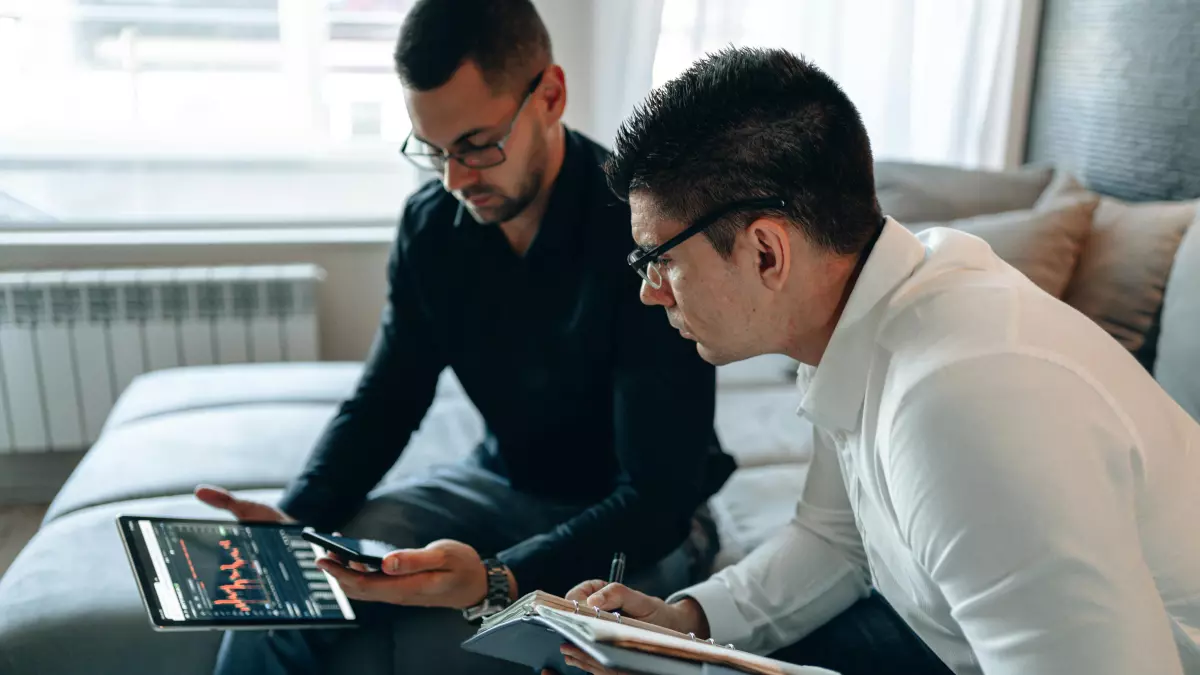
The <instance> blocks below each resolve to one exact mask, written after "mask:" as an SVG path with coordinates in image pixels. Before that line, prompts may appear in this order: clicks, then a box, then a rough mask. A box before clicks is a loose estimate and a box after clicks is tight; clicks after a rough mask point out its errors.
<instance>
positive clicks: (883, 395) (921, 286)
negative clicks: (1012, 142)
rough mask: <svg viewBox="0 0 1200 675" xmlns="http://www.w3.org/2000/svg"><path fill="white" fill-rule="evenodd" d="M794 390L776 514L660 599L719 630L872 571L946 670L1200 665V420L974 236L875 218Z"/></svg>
mask: <svg viewBox="0 0 1200 675" xmlns="http://www.w3.org/2000/svg"><path fill="white" fill-rule="evenodd" d="M1196 376H1197V377H1200V373H1197V374H1196ZM798 386H799V389H800V392H801V395H802V398H801V403H800V410H799V413H800V414H802V415H804V416H806V417H807V418H808V419H809V420H811V421H812V423H813V428H814V439H813V447H814V456H813V464H812V467H811V469H810V470H809V476H808V480H807V483H806V485H805V487H804V490H803V495H802V496H801V499H800V502H799V505H798V507H797V509H796V516H795V518H794V520H793V521H792V522H791V523H790V525H788V526H787V527H786V528H784V529H783V530H782V531H781V532H779V533H778V534H777V535H776V536H775V537H774V538H772V539H771V540H769V541H768V542H767V543H765V544H764V545H762V546H761V547H759V548H758V549H756V550H755V551H754V552H752V553H751V554H750V555H749V556H748V557H747V558H745V559H744V560H742V561H741V562H740V563H738V564H737V565H734V566H732V567H729V568H726V569H725V570H723V571H721V572H720V573H718V574H716V575H715V576H713V577H712V578H711V579H709V580H708V581H705V582H703V583H701V584H699V585H696V586H693V587H692V588H689V589H687V590H685V591H682V592H681V593H677V594H676V595H675V596H673V597H672V598H671V599H672V600H677V599H679V598H680V597H683V596H690V597H692V598H694V599H695V600H696V601H697V602H699V603H700V605H701V606H702V607H703V608H704V611H705V614H706V615H707V617H708V622H709V625H710V627H711V630H712V634H713V637H714V638H716V640H717V641H718V642H722V643H725V642H732V643H734V644H735V645H737V646H738V647H741V648H743V649H748V650H751V651H755V652H759V653H768V652H771V651H773V650H775V649H778V648H780V647H784V646H786V645H788V644H791V643H793V642H795V641H797V640H799V639H800V638H802V637H804V636H805V635H806V634H807V633H809V632H810V631H812V630H813V629H815V628H817V627H818V626H820V625H821V624H823V623H824V622H826V621H828V620H829V619H831V618H832V617H834V616H836V615H837V614H839V613H840V612H842V611H843V610H845V609H847V608H848V607H849V606H850V605H851V604H853V603H854V602H855V601H857V600H858V599H860V598H863V597H865V596H866V595H867V593H868V591H869V589H870V587H871V586H872V585H873V586H874V587H875V588H876V589H877V590H878V591H879V592H880V593H881V594H882V595H883V596H884V597H885V598H886V599H887V600H888V602H889V603H890V604H891V605H892V607H894V608H895V609H896V611H897V612H898V613H899V614H900V616H901V617H903V618H904V620H905V621H906V622H907V623H908V625H909V626H910V627H911V628H912V629H913V630H914V631H915V632H916V633H917V635H919V636H920V637H921V638H922V639H923V640H924V641H925V643H926V644H927V645H928V646H929V647H930V648H931V649H932V650H933V651H934V652H935V653H936V654H937V655H938V656H939V657H940V658H941V659H942V660H943V661H944V662H945V663H946V664H947V665H948V666H949V667H950V668H951V669H952V670H954V672H955V673H957V674H958V675H967V674H969V673H987V675H1051V674H1053V675H1061V674H1064V673H1087V674H1088V675H1118V674H1119V675H1134V674H1137V675H1143V674H1145V675H1149V674H1154V675H1180V674H1183V673H1186V674H1188V675H1200V425H1198V424H1197V423H1196V422H1195V421H1194V420H1192V419H1191V418H1190V417H1189V416H1188V415H1187V414H1186V413H1185V412H1184V411H1183V410H1182V409H1181V408H1180V407H1179V406H1178V405H1176V404H1175V403H1174V402H1173V401H1172V400H1171V399H1170V398H1169V397H1168V396H1167V394H1166V393H1164V392H1163V390H1162V389H1161V388H1160V387H1159V386H1158V385H1157V383H1156V382H1155V381H1154V380H1153V379H1152V378H1151V376H1150V375H1149V374H1148V373H1147V372H1146V371H1145V369H1143V368H1142V366H1140V365H1139V364H1138V363H1137V362H1136V361H1135V360H1134V359H1133V357H1132V356H1131V355H1130V354H1129V353H1128V352H1127V351H1126V350H1125V349H1123V348H1122V347H1121V346H1120V345H1119V344H1118V343H1117V342H1116V341H1115V340H1113V339H1112V338H1110V337H1109V336H1108V335H1107V334H1106V333H1104V331H1103V330H1102V329H1101V328H1099V327H1098V326H1097V325H1096V324H1094V323H1093V322H1092V321H1090V320H1088V319H1087V318H1086V317H1084V316H1083V315H1081V314H1079V313H1078V312H1076V311H1075V310H1074V309H1072V308H1070V307H1069V306H1067V305H1065V304H1063V303H1061V302H1059V301H1058V300H1056V299H1054V298H1053V297H1051V296H1049V295H1047V294H1046V293H1043V292H1042V291H1041V290H1039V289H1038V288H1037V287H1036V286H1035V285H1034V284H1033V283H1032V282H1030V281H1029V280H1028V279H1026V278H1025V277H1024V276H1022V275H1021V274H1020V273H1019V272H1017V271H1016V270H1015V269H1013V268H1012V267H1010V266H1009V265H1007V264H1006V263H1004V262H1003V261H1002V260H1000V259H999V258H998V257H997V256H996V255H995V254H994V253H993V252H992V251H991V249H990V248H989V247H988V246H987V244H986V243H984V242H983V241H982V240H980V239H978V238H975V237H973V236H971V235H968V234H964V233H961V232H957V231H953V230H948V229H943V228H935V229H931V230H926V231H925V232H922V233H921V235H920V236H914V235H912V234H911V233H909V232H908V231H907V230H906V229H904V228H903V227H902V226H900V225H899V224H897V223H896V222H894V221H892V220H891V219H889V220H888V222H887V224H886V225H885V227H884V230H883V233H882V234H881V235H880V238H879V240H878V243H877V244H876V246H875V248H874V250H873V251H872V253H871V255H870V256H869V257H868V259H867V262H866V264H865V265H864V267H863V271H862V274H861V276H860V278H859V280H858V282H857V284H856V286H855V288H854V291H853V293H852V294H851V296H850V299H849V301H848V302H847V305H846V308H845V312H844V313H843V315H842V317H841V319H840V321H839V322H838V325H837V328H836V330H835V331H834V334H833V338H832V340H831V342H830V344H829V347H828V349H827V351H826V352H825V355H824V357H823V358H822V360H821V363H820V365H819V367H816V368H813V367H809V366H802V367H801V368H800V372H799V377H798Z"/></svg>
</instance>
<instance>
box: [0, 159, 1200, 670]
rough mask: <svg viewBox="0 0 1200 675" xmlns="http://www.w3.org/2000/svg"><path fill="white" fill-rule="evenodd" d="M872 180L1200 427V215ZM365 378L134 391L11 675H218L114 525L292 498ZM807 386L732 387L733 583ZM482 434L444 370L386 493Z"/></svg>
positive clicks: (720, 517) (29, 569)
mask: <svg viewBox="0 0 1200 675" xmlns="http://www.w3.org/2000/svg"><path fill="white" fill-rule="evenodd" d="M876 181H877V185H878V188H879V198H880V203H881V205H882V206H883V208H884V210H885V212H886V213H888V214H890V215H892V216H893V217H895V218H896V219H897V220H899V221H900V222H902V223H904V224H906V225H908V226H909V227H911V228H912V229H913V230H914V231H920V230H923V229H926V228H928V227H934V226H942V227H955V228H959V229H963V230H965V231H968V232H972V233H974V234H976V235H977V236H980V237H981V238H983V239H985V240H987V241H988V242H989V243H990V244H991V245H992V247H993V248H994V249H995V250H996V251H997V252H998V253H999V254H1000V255H1001V256H1002V257H1004V258H1005V259H1006V260H1008V261H1009V262H1010V263H1011V264H1013V265H1014V266H1015V267H1017V268H1018V269H1021V270H1022V271H1023V272H1025V273H1026V274H1027V275H1028V276H1029V277H1030V278H1031V279H1034V280H1035V281H1036V282H1037V283H1038V284H1039V285H1040V286H1041V287H1042V288H1043V289H1045V290H1046V291H1047V292H1049V293H1052V294H1054V295H1056V296H1057V297H1060V298H1062V299H1063V300H1064V301H1066V302H1067V303H1068V304H1070V305H1071V306H1073V307H1075V308H1076V309H1077V310H1079V311H1081V312H1083V313H1084V314H1086V315H1088V316H1089V317H1091V318H1092V319H1094V320H1095V321H1097V322H1098V323H1099V324H1100V325H1102V326H1104V327H1105V328H1106V329H1108V330H1109V332H1110V333H1111V334H1112V335H1113V336H1114V337H1115V338H1116V339H1117V340H1119V341H1120V342H1121V343H1122V344H1123V345H1125V346H1126V347H1127V348H1128V349H1129V350H1130V352H1131V353H1133V354H1134V355H1135V356H1136V357H1137V358H1138V359H1139V360H1141V361H1142V363H1143V364H1144V365H1145V366H1146V367H1147V368H1148V369H1149V370H1151V371H1152V372H1154V373H1155V374H1156V376H1157V377H1158V379H1159V381H1160V382H1161V383H1162V384H1163V386H1164V388H1166V389H1167V390H1168V392H1169V393H1171V395H1172V396H1173V397H1174V399H1175V400H1176V401H1177V402H1178V403H1179V404H1180V405H1181V406H1183V407H1184V408H1185V409H1187V410H1188V411H1189V412H1190V413H1191V414H1192V415H1193V416H1194V417H1196V418H1197V419H1200V226H1197V225H1194V224H1193V223H1194V222H1195V221H1196V219H1197V208H1196V207H1197V204H1196V202H1176V203H1155V204H1127V203H1123V202H1120V201H1118V200H1115V199H1111V198H1107V197H1101V196H1099V195H1096V194H1093V193H1091V192H1090V191H1088V190H1087V189H1086V188H1085V187H1084V186H1083V185H1081V184H1080V182H1079V181H1077V180H1075V179H1074V178H1073V177H1072V176H1071V174H1070V173H1069V172H1068V171H1064V170H1055V169H1054V168H1052V167H1046V166H1031V167H1023V168H1021V169H1018V170H1013V171H1006V172H986V171H965V170H961V169H956V168H950V167H939V166H926V165H915V164H902V163H887V162H881V163H879V164H878V165H877V169H876ZM359 370H360V365H359V364H355V363H312V364H252V365H230V366H213V367H204V368H185V369H175V370H167V371H159V372H154V373H150V374H147V375H144V376H142V377H140V378H138V379H137V380H136V381H135V382H134V383H133V384H132V385H131V386H130V387H129V388H128V389H127V390H126V391H125V392H124V394H123V395H122V396H121V397H120V400H119V401H118V403H117V405H116V406H115V408H114V410H113V411H112V413H111V415H110V417H109V419H108V421H107V423H106V426H105V429H104V432H103V434H102V436H101V437H100V439H99V441H98V442H97V443H96V444H95V446H94V447H92V448H91V450H90V451H89V452H88V453H87V454H86V456H85V457H84V458H83V460H82V462H81V463H80V464H79V466H78V467H77V469H76V470H75V472H74V473H73V474H72V475H71V477H70V479H69V480H68V481H67V482H66V484H65V485H64V486H63V488H62V490H61V491H60V492H59V494H58V495H57V497H56V498H55V499H54V502H53V503H52V504H51V506H50V509H49V511H48V512H47V514H46V516H45V520H44V522H43V524H42V527H41V529H40V531H39V532H38V533H37V534H36V536H35V537H34V538H33V539H32V540H31V541H30V542H29V544H28V546H26V548H25V549H24V550H23V551H22V553H21V554H20V556H19V557H18V558H17V560H15V561H14V563H13V565H12V567H11V568H10V570H9V571H8V573H7V574H6V575H5V576H4V577H3V578H2V579H0V675H25V674H27V673H75V672H81V673H82V672H87V673H95V674H97V675H103V674H109V673H112V674H117V673H127V672H130V671H133V672H138V673H159V672H162V673H175V674H179V675H192V674H193V673H195V674H199V673H207V672H210V671H211V668H212V665H213V661H214V658H215V651H216V647H217V643H218V641H219V639H220V636H219V634H217V633H213V632H195V633H155V632H153V631H152V630H151V628H150V624H149V622H148V619H147V616H146V613H145V611H144V609H143V608H142V605H141V601H140V599H139V597H138V593H137V591H136V588H135V586H134V582H133V578H132V575H131V573H130V570H129V567H128V564H127V562H126V559H125V554H124V552H123V549H122V546H121V543H120V541H119V539H118V537H117V532H116V528H115V525H114V522H113V519H114V517H115V516H116V515H117V514H121V513H125V514H145V515H175V516H185V517H222V516H223V514H221V513H218V512H216V511H214V510H212V509H210V508H208V507H206V506H204V505H201V504H199V503H197V502H196V501H195V500H194V499H193V498H192V497H191V494H190V493H191V489H192V487H193V486H194V485H195V484H197V483H201V482H207V483H216V484H220V485H225V486H227V487H229V488H231V489H233V490H235V491H236V492H238V493H239V494H241V495H243V496H246V497H252V498H257V499H261V500H266V501H272V500H274V499H276V498H277V497H278V496H279V494H280V493H281V491H282V488H283V486H284V485H285V484H286V483H287V482H288V480H289V479H290V478H291V477H292V476H293V475H295V474H296V472H297V471H298V470H299V468H300V467H301V465H302V464H303V462H304V459H305V457H306V455H307V453H308V451H309V449H310V448H311V446H312V444H313V442H314V440H315V438H316V437H317V435H318V434H319V433H320V431H321V429H322V427H323V426H324V425H325V423H326V422H327V421H328V419H329V418H330V416H331V415H332V414H333V412H334V410H335V407H336V406H337V404H338V403H339V402H340V401H341V400H342V399H343V398H344V397H345V396H347V395H348V394H349V392H350V391H352V388H353V386H354V383H355V380H356V378H357V377H358V373H359ZM794 370H795V364H794V363H791V362H790V361H789V360H788V359H787V358H786V357H760V358H757V359H752V360H749V361H746V362H742V363H739V364H732V365H730V366H726V367H722V368H720V369H719V370H718V394H717V396H718V404H717V411H718V413H717V415H718V419H717V431H718V434H719V435H720V437H721V439H722V441H723V443H724V445H725V447H726V448H727V449H728V450H729V452H730V453H731V454H733V455H734V456H735V457H736V458H737V461H738V466H739V468H738V470H737V471H736V472H735V473H734V474H733V476H732V477H731V478H730V480H729V482H728V483H727V484H726V485H725V487H724V488H723V489H722V490H721V491H720V492H719V493H718V494H717V495H716V496H715V497H714V499H713V500H712V511H713V514H714V517H715V519H716V521H717V526H718V530H719V532H720V535H721V544H722V548H721V552H720V555H719V556H718V558H717V561H716V566H717V567H721V566H724V565H728V564H731V563H733V562H735V561H737V560H738V559H740V558H741V557H743V556H744V555H746V553H747V552H749V551H750V550H751V549H752V548H753V547H754V546H756V545H757V544H758V543H760V542H761V541H763V540H764V539H766V538H767V537H769V536H770V535H771V533H772V532H773V531H775V530H776V529H778V528H779V527H780V526H781V525H783V524H784V523H786V522H787V520H788V519H789V517H790V515H791V513H792V511H793V509H794V506H795V500H796V497H797V495H798V494H799V493H800V490H801V488H802V486H803V483H804V479H805V476H806V473H807V460H808V456H809V447H808V445H807V440H808V438H809V435H810V433H809V431H810V429H809V427H808V424H807V422H805V421H804V420H803V419H801V418H799V417H797V416H796V415H795V414H794V411H795V407H796V404H797V396H796V393H795V388H794V383H793V377H794ZM481 430H482V421H481V420H480V418H479V415H478V413H477V412H476V411H475V410H474V408H473V407H472V406H471V404H470V402H469V400H468V399H467V398H466V397H465V395H464V394H463V392H462V390H461V388H460V386H459V385H458V382H457V380H455V378H454V375H453V372H451V371H447V372H445V373H443V375H442V377H441V380H440V382H439V385H438V392H437V395H436V397H435V399H434V403H433V406H432V408H431V410H430V412H429V414H428V415H427V417H426V419H425V420H424V422H423V424H422V426H421V428H420V430H419V431H418V432H417V434H416V435H415V436H414V438H413V440H412V442H411V443H410V446H409V448H408V449H407V450H406V452H405V453H404V455H403V456H402V458H401V460H400V461H399V462H398V463H397V465H396V466H395V467H394V468H393V469H392V471H391V472H390V473H389V474H388V476H387V477H386V478H385V479H384V480H385V481H392V480H398V479H400V478H402V477H403V476H404V475H410V474H412V473H413V472H416V471H420V470H422V469H423V468H427V467H429V466H433V465H436V464H438V463H443V462H451V461H455V460H456V459H457V458H458V457H460V456H462V455H463V454H465V453H466V452H467V451H468V450H469V449H470V448H471V447H472V446H473V445H474V443H475V442H476V440H477V439H478V438H479V436H480V433H481Z"/></svg>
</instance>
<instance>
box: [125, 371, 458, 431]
mask: <svg viewBox="0 0 1200 675" xmlns="http://www.w3.org/2000/svg"><path fill="white" fill-rule="evenodd" d="M362 368H363V366H362V364H361V363H254V364H239V365H224V366H193V367H187V368H167V369H165V370H157V371H154V372H150V373H146V374H145V375H141V376H139V377H137V378H136V379H135V380H134V381H133V383H132V384H130V386H129V388H128V389H126V390H125V392H124V393H122V394H121V398H120V399H119V400H118V401H117V404H116V405H115V406H113V410H112V412H111V413H109V416H108V420H107V421H106V422H105V428H113V427H119V426H121V425H123V424H127V423H129V422H134V421H138V420H141V419H145V418H148V417H155V416H161V415H166V414H169V413H177V412H186V411H189V410H208V409H212V408H221V407H235V406H239V405H261V404H264V403H298V404H337V403H340V402H341V401H343V400H345V399H346V398H347V397H348V396H350V394H351V393H353V392H354V386H355V385H356V384H357V383H358V378H359V376H360V375H361V374H362ZM461 391H462V387H461V385H459V384H458V380H457V379H455V377H454V374H453V373H452V372H451V371H449V370H447V371H445V372H444V373H443V374H442V377H441V379H440V380H439V381H438V395H439V396H443V395H453V394H456V393H460V392H461Z"/></svg>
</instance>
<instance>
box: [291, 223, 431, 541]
mask: <svg viewBox="0 0 1200 675" xmlns="http://www.w3.org/2000/svg"><path fill="white" fill-rule="evenodd" d="M401 232H403V225H402V226H401ZM401 236H403V235H401ZM402 249H403V247H402V246H401V245H400V243H399V242H398V243H397V245H396V246H395V247H394V248H393V250H392V254H391V258H390V260H389V262H388V302H387V305H386V306H385V307H384V310H383V316H382V319H381V321H380V326H379V330H378V332H377V333H376V335H375V341H374V344H373V345H372V347H371V351H370V354H369V356H368V357H367V359H366V365H365V368H364V370H363V374H362V376H361V378H360V380H359V382H358V386H357V387H356V389H355V391H354V394H353V395H352V396H351V397H350V398H349V399H348V400H346V401H345V402H344V403H342V404H341V406H340V407H339V408H338V411H337V413H336V414H335V415H334V417H333V420H332V421H331V422H330V423H329V425H328V426H327V427H326V428H325V431H324V433H323V434H322V435H321V437H320V439H319V440H318V441H317V444H316V447H315V448H314V449H313V452H312V454H311V455H310V456H309V459H308V463H307V465H306V466H305V467H304V469H303V471H302V472H301V473H300V475H299V476H298V477H297V478H296V479H295V480H294V481H293V482H292V483H291V485H290V486H289V487H288V489H287V492H286V493H285V494H284V496H283V499H282V501H281V503H280V508H282V509H283V510H284V512H285V513H287V514H288V515H290V516H291V517H293V518H295V519H297V520H299V521H301V522H303V523H305V524H307V525H311V526H313V527H314V528H317V529H323V530H326V531H333V530H335V529H338V528H340V527H342V526H343V525H345V524H346V522H348V521H349V520H350V518H352V517H353V516H354V514H355V513H357V512H358V510H359V509H360V508H361V507H362V505H363V503H364V501H365V499H366V496H367V493H368V492H369V491H370V490H371V488H373V487H374V486H375V485H376V484H377V483H378V482H379V480H380V479H381V478H383V475H384V474H385V473H387V471H388V469H390V468H391V467H392V465H394V464H395V463H396V460H397V459H398V458H399V457H400V453H401V451H402V450H403V449H404V446H405V445H406V444H407V443H408V439H409V437H410V436H411V435H412V433H413V432H414V431H416V429H417V427H418V426H420V424H421V420H422V419H423V418H424V417H425V413H426V412H428V410H429V406H430V405H431V403H432V402H433V396H434V393H435V392H436V390H437V381H438V376H439V374H440V373H441V371H442V369H443V368H444V367H445V363H446V361H445V357H444V356H443V355H442V354H441V353H440V351H439V350H438V349H437V347H436V346H435V342H434V340H433V339H432V337H431V334H430V327H429V321H428V318H427V316H426V314H425V312H424V311H423V309H422V307H421V304H420V302H419V301H418V298H417V295H416V292H415V290H414V288H413V284H412V282H411V279H410V276H409V270H408V268H407V265H406V263H405V261H404V255H403V250H402Z"/></svg>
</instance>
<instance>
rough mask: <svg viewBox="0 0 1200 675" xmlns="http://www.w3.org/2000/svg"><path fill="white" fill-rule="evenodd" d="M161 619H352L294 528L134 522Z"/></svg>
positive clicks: (351, 615) (180, 522)
mask: <svg viewBox="0 0 1200 675" xmlns="http://www.w3.org/2000/svg"><path fill="white" fill-rule="evenodd" d="M137 527H138V529H139V530H140V532H141V535H142V541H143V543H144V544H145V547H146V548H145V550H144V555H145V556H146V558H148V560H147V562H148V563H149V565H147V569H153V570H154V572H155V576H156V580H155V583H154V591H155V594H156V596H157V599H158V604H159V609H160V612H161V614H162V616H161V618H162V619H165V620H169V621H189V620H201V621H203V620H222V621H228V620H235V621H236V620H246V621H247V622H253V621H254V620H264V619H265V620H269V619H317V620H321V619H329V620H341V619H353V618H354V614H353V611H352V610H351V608H350V605H349V602H348V601H347V600H346V598H345V596H344V595H343V594H342V593H341V592H340V590H339V589H337V588H335V587H334V586H332V585H331V581H330V579H329V577H327V576H326V574H325V573H324V572H323V571H321V569H320V568H318V567H317V565H316V558H317V555H318V553H317V551H316V549H314V548H313V546H312V544H310V543H309V542H307V541H305V540H304V539H303V538H301V536H300V531H299V530H297V529H288V528H280V527H274V526H261V525H259V526H256V525H243V524H238V523H226V524H221V523H209V522H187V521H174V522H172V521H167V522H161V521H154V520H139V521H137Z"/></svg>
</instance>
